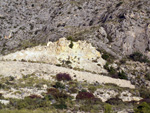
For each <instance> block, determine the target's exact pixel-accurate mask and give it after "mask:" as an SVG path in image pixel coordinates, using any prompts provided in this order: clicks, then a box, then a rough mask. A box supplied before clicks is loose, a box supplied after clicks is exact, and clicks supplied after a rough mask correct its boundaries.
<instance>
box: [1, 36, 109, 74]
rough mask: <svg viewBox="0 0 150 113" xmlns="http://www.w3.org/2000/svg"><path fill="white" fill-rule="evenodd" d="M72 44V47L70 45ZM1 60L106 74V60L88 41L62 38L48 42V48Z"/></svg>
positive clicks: (31, 49) (27, 50) (7, 56)
mask: <svg viewBox="0 0 150 113" xmlns="http://www.w3.org/2000/svg"><path fill="white" fill-rule="evenodd" d="M71 43H72V47H70V44H71ZM0 59H1V60H17V61H30V62H41V63H50V64H55V65H60V66H67V67H71V68H75V69H80V70H86V71H91V72H96V73H106V71H105V69H104V68H103V65H105V62H106V61H105V60H103V59H102V58H101V54H100V53H99V52H98V51H97V50H96V49H95V48H94V47H92V45H91V44H90V43H87V42H86V41H78V42H72V41H70V40H67V39H66V38H61V39H59V40H58V41H57V42H54V43H53V42H48V44H47V46H36V47H33V48H28V49H26V50H22V51H18V52H15V53H12V54H9V55H6V56H3V57H1V58H0Z"/></svg>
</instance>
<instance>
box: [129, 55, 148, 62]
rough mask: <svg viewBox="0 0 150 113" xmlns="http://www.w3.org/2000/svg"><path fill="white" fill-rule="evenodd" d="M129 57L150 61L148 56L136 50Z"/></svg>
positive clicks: (134, 59)
mask: <svg viewBox="0 0 150 113" xmlns="http://www.w3.org/2000/svg"><path fill="white" fill-rule="evenodd" d="M129 58H130V59H132V60H133V61H139V62H144V63H147V62H150V61H149V59H148V58H147V56H145V55H143V54H142V53H140V52H134V53H133V54H131V55H130V56H129Z"/></svg>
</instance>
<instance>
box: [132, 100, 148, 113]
mask: <svg viewBox="0 0 150 113" xmlns="http://www.w3.org/2000/svg"><path fill="white" fill-rule="evenodd" d="M134 113H150V105H149V104H147V103H146V102H143V103H141V104H140V105H138V107H137V108H136V109H135V110H134Z"/></svg>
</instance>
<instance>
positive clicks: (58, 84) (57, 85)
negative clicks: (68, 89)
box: [53, 82, 65, 89]
mask: <svg viewBox="0 0 150 113" xmlns="http://www.w3.org/2000/svg"><path fill="white" fill-rule="evenodd" d="M53 87H55V88H60V89H65V85H63V84H62V83H61V82H56V83H55V85H53Z"/></svg>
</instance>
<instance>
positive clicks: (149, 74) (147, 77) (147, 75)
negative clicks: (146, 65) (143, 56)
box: [145, 72, 150, 81]
mask: <svg viewBox="0 0 150 113" xmlns="http://www.w3.org/2000/svg"><path fill="white" fill-rule="evenodd" d="M145 78H146V80H149V81H150V72H148V73H146V75H145Z"/></svg>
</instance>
